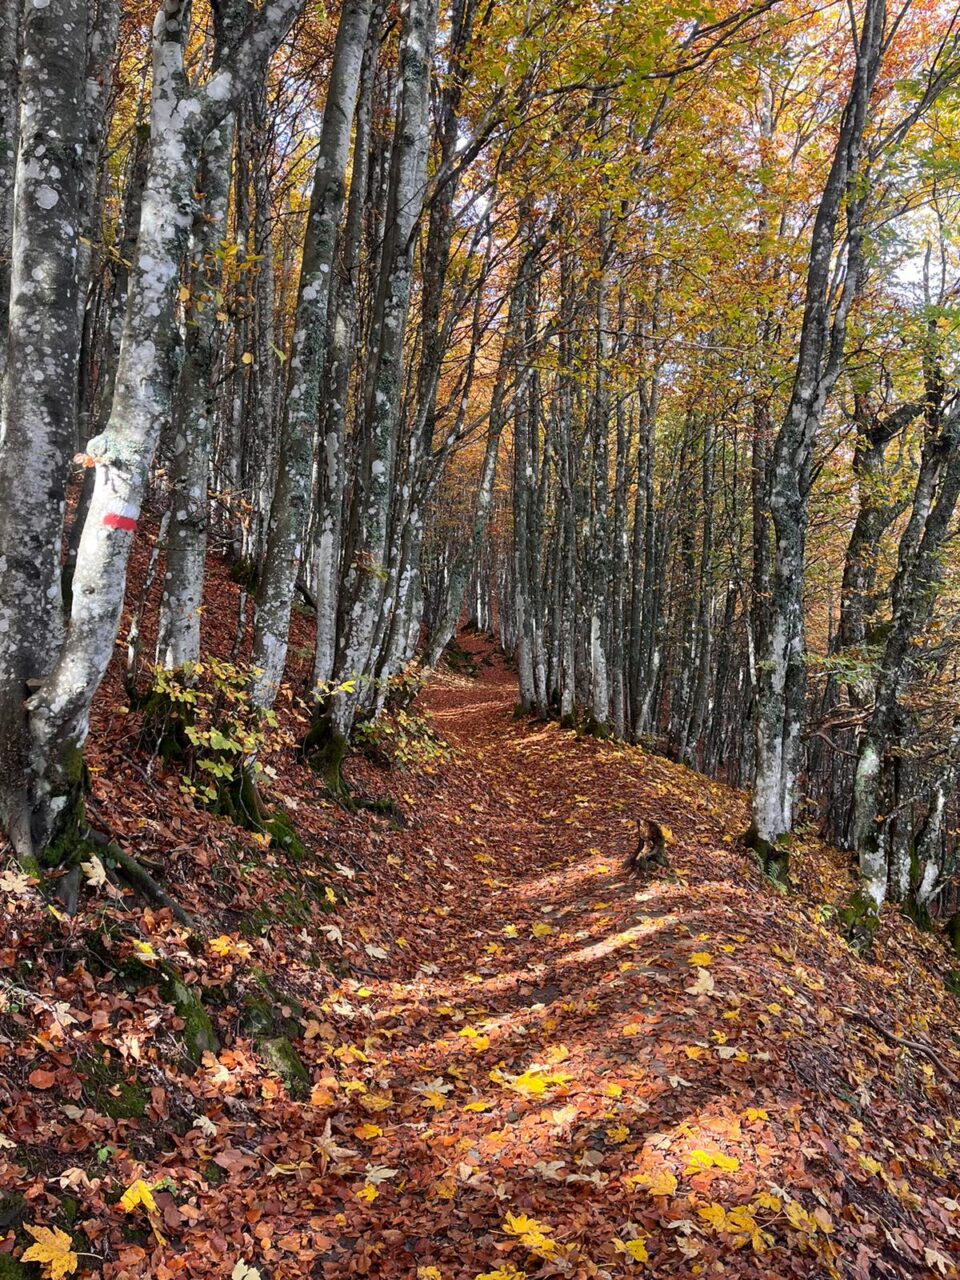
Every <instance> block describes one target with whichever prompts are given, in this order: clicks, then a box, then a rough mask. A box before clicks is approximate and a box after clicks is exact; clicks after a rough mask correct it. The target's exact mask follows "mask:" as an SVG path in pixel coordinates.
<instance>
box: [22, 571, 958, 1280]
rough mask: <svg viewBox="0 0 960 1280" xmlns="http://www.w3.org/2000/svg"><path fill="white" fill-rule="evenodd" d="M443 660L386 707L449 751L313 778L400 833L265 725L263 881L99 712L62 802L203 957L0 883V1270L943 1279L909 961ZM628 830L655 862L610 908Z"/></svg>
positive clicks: (939, 1056) (944, 1131) (946, 1153)
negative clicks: (86, 786) (163, 898)
mask: <svg viewBox="0 0 960 1280" xmlns="http://www.w3.org/2000/svg"><path fill="white" fill-rule="evenodd" d="M232 590H233V588H232V586H231V585H230V584H228V583H227V581H226V578H225V576H224V577H223V592H224V595H225V596H226V595H227V593H228V592H230V591H232ZM231 598H232V597H231ZM224 616H226V609H225V611H224ZM211 625H212V624H211ZM223 625H224V636H223V637H220V638H219V639H220V641H222V642H223V643H224V644H227V640H226V633H227V632H228V631H229V630H230V626H229V624H227V623H224V624H223ZM297 626H298V628H300V629H301V631H303V633H304V636H305V635H306V632H307V630H308V628H309V624H308V622H307V620H306V619H304V618H299V619H298V620H297ZM215 639H216V637H215ZM302 639H303V636H301V640H302ZM463 644H464V646H465V648H466V649H467V650H468V651H469V653H470V655H471V658H472V661H473V662H474V663H475V665H476V671H475V674H474V675H468V674H460V675H458V674H454V673H453V672H450V671H444V672H442V673H438V674H437V675H436V676H435V677H434V678H433V680H432V681H431V683H430V685H429V686H428V687H427V689H426V690H425V691H424V692H423V693H422V695H421V697H420V699H419V704H418V710H419V711H420V712H422V713H425V714H427V715H428V716H429V717H430V720H431V722H432V724H433V727H434V729H435V731H436V732H437V733H438V734H439V735H441V736H442V738H443V739H444V740H445V741H446V742H447V743H448V744H449V751H448V752H443V753H440V754H437V755H435V756H434V757H433V758H431V759H429V760H426V761H423V760H421V762H420V763H419V764H415V765H412V766H409V767H408V768H406V769H405V770H404V769H401V768H399V767H396V766H395V767H394V768H392V769H389V770H387V769H385V768H383V767H378V766H375V765H372V764H370V763H368V762H363V761H361V762H359V763H358V762H355V761H351V762H349V763H348V766H347V772H348V774H349V775H350V776H351V777H352V779H353V780H354V782H355V783H356V784H357V785H358V786H360V787H361V788H362V789H364V790H365V791H367V792H368V793H372V794H386V793H389V794H391V795H392V796H393V797H394V799H395V800H396V802H397V806H398V809H399V811H400V812H401V813H402V824H401V825H399V826H398V825H397V824H396V823H394V822H391V821H390V820H389V818H387V817H384V816H380V815H376V814H372V813H358V814H348V813H345V812H344V811H343V810H341V809H340V808H338V807H337V806H336V805H334V804H332V803H331V802H330V801H329V800H326V799H324V798H323V797H322V796H321V795H320V794H319V793H318V789H317V783H316V780H315V779H314V778H313V776H312V775H311V773H310V771H309V770H308V769H307V768H306V766H305V765H303V764H302V763H301V762H300V761H299V759H298V757H297V755H296V753H295V751H294V750H293V744H294V742H295V740H296V738H297V736H298V733H299V730H300V727H301V725H300V720H298V717H300V718H301V719H302V716H303V714H304V713H303V711H302V708H298V704H297V702H296V699H295V697H294V696H293V695H291V696H290V697H289V698H288V699H287V700H286V701H285V702H284V704H283V705H282V707H281V720H282V723H283V725H284V726H285V730H286V743H285V744H283V743H281V745H279V746H278V747H277V749H276V751H275V752H274V755H273V757H272V758H271V759H270V761H269V762H270V763H271V764H272V767H273V769H274V773H275V779H274V782H273V784H272V785H271V788H270V791H269V795H270V798H271V800H273V801H275V802H279V803H282V804H283V806H284V808H285V809H286V811H287V812H288V813H290V814H291V815H292V817H293V818H294V820H295V822H296V823H297V826H298V830H299V832H300V834H301V836H302V837H303V839H304V841H305V842H306V843H307V845H308V846H309V847H310V849H311V850H312V851H313V854H312V855H311V856H310V857H308V858H307V859H306V860H301V861H299V862H294V861H293V860H291V859H288V858H286V857H285V856H283V855H281V854H279V853H277V852H276V851H274V850H269V849H265V848H264V847H263V844H262V842H259V843H258V842H257V840H256V839H255V838H253V837H250V836H249V835H247V834H246V833H243V832H241V831H238V830H236V829H234V828H231V827H229V826H228V825H227V824H226V823H225V822H224V821H223V820H222V819H219V818H215V817H213V816H211V815H209V814H206V813H204V812H203V811H200V810H198V809H196V808H194V807H193V804H192V802H191V801H189V800H188V799H187V798H186V797H184V796H183V795H182V794H181V790H180V785H179V782H178V779H177V776H176V773H175V772H174V771H173V770H169V771H166V772H165V771H164V770H163V769H162V768H161V767H159V764H158V762H153V765H152V767H151V763H150V762H149V761H147V760H145V758H144V756H143V753H142V750H141V749H140V746H139V744H140V738H139V736H138V734H139V730H138V728H137V725H136V723H135V722H136V715H135V714H134V713H133V712H129V711H127V710H126V709H125V707H124V699H123V695H122V690H121V688H120V686H119V684H118V682H117V680H116V678H114V679H113V683H112V684H108V686H107V687H106V688H105V690H104V694H103V697H102V698H101V703H100V709H99V712H98V717H97V722H96V724H95V726H94V732H93V737H92V747H91V761H92V765H93V779H94V782H93V796H92V801H91V811H92V813H93V814H94V815H95V817H96V819H97V820H98V821H99V822H100V823H101V824H108V825H109V827H110V829H111V830H112V831H114V832H115V833H116V834H117V835H118V837H119V839H120V841H121V843H122V844H123V846H124V847H125V848H127V849H128V850H129V851H130V852H133V853H136V854H137V856H138V857H141V858H142V859H144V860H145V861H147V862H148V863H149V865H150V866H151V867H152V868H153V869H154V871H155V873H156V874H157V875H158V876H161V877H162V878H163V880H164V883H165V884H166V885H167V886H168V887H169V888H170V891H171V892H172V893H174V894H175V895H176V896H177V897H178V898H179V900H180V901H181V902H183V904H184V905H185V906H186V907H187V908H188V909H189V910H190V912H191V913H192V914H193V915H194V916H195V917H196V919H197V920H198V921H199V922H200V927H199V933H198V934H197V935H191V934H190V933H189V932H188V931H187V930H186V929H185V928H184V927H183V926H182V925H179V924H177V923H176V921H175V920H173V919H172V917H171V915H170V913H169V911H166V910H158V909H156V908H155V907H154V908H151V907H149V906H145V905H144V903H143V902H142V901H137V900H135V899H134V898H133V896H132V895H129V894H128V895H126V896H125V897H123V898H122V899H121V898H118V897H117V896H116V894H115V893H114V894H111V892H110V891H109V886H103V885H101V886H99V887H96V888H95V887H91V888H90V889H89V891H88V892H87V894H86V895H85V897H84V898H83V901H82V904H81V910H80V912H79V913H78V914H77V915H76V916H74V917H70V918H68V917H66V916H64V915H63V914H62V913H60V912H58V911H56V910H51V909H50V908H49V907H48V906H47V905H46V904H45V903H44V902H43V901H42V900H41V899H40V897H39V895H38V893H37V892H36V888H35V886H34V885H32V884H30V883H29V882H28V881H27V880H26V879H25V877H23V876H20V875H19V874H18V873H16V872H11V871H8V872H6V873H4V874H3V875H0V920H2V922H0V974H2V975H3V977H2V983H3V987H4V988H5V992H4V1000H3V1002H2V1003H0V1104H2V1106H3V1115H2V1118H0V1280H7V1278H8V1277H18V1276H20V1275H21V1273H22V1275H23V1276H28V1275H36V1274H41V1273H42V1274H43V1275H64V1274H71V1273H75V1274H77V1275H99V1276H102V1277H104V1280H126V1278H131V1280H132V1278H133V1277H141V1276H150V1277H157V1280H169V1278H170V1277H175V1276H185V1277H203V1278H207V1277H210V1278H212V1277H233V1278H234V1280H257V1277H262V1280H293V1278H294V1277H298V1278H300V1277H310V1276H313V1277H328V1278H333V1277H346V1276H354V1275H358V1276H374V1277H379V1276H383V1277H411V1280H412V1278H414V1277H416V1278H417V1280H475V1277H478V1276H486V1277H493V1278H495V1280H507V1278H509V1280H518V1278H519V1277H523V1276H526V1277H531V1278H532V1277H535V1276H536V1277H540V1276H544V1277H546V1276H568V1277H594V1276H596V1277H620V1276H630V1275H635V1276H641V1275H644V1274H653V1275H657V1276H682V1277H690V1276H703V1277H711V1276H718V1275H726V1276H735V1277H744V1278H747V1277H770V1278H773V1277H777V1278H783V1280H785V1278H787V1277H792V1276H804V1277H828V1276H843V1277H847V1276H849V1277H856V1278H858V1280H868V1278H870V1277H901V1276H904V1277H907V1276H909V1277H913V1276H918V1277H919V1276H931V1277H934V1276H954V1275H956V1274H957V1271H956V1266H957V1263H958V1262H960V1121H958V1114H960V1112H958V1108H960V1090H958V1083H960V1039H958V1037H957V1034H956V1028H957V1005H956V998H955V997H954V996H953V995H952V994H950V993H949V992H948V991H947V990H946V988H945V987H944V984H943V979H944V976H945V974H946V973H947V971H948V970H949V959H948V955H947V953H946V951H945V949H944V948H943V946H942V944H941V943H940V942H939V941H938V940H937V939H935V938H933V937H931V936H930V935H923V934H921V933H919V932H918V931H917V930H915V929H914V928H913V927H912V926H911V925H909V924H908V923H907V922H905V921H903V920H902V919H901V918H899V917H898V916H896V915H895V914H894V913H890V914H889V916H888V917H887V918H886V919H885V922H884V925H883V928H882V930H881V934H880V937H879V939H878V942H877V946H876V948H875V951H874V953H873V955H872V956H871V958H870V959H869V960H867V959H864V958H861V957H859V956H857V955H856V954H854V953H853V952H852V951H851V950H850V949H849V948H848V946H847V945H846V943H845V942H844V941H843V939H842V937H841V935H840V932H839V930H838V928H837V926H836V923H835V920H834V915H835V909H836V906H837V905H839V904H840V903H842V901H843V899H844V896H845V894H846V893H848V892H849V889H850V887H851V885H850V879H849V867H848V865H847V862H846V860H845V859H844V858H843V857H841V855H838V854H836V853H835V852H833V851H831V850H829V849H826V848H824V847H823V846H821V845H820V844H818V843H817V842H816V841H813V840H808V841H805V842H801V845H800V848H799V851H798V854H797V857H796V859H795V876H796V887H795V890H794V892H793V893H791V894H790V895H789V896H786V897H785V896H783V895H781V894H780V893H778V892H777V891H776V890H775V889H774V887H772V886H771V885H769V884H768V883H767V882H765V881H764V880H763V879H762V878H761V877H760V875H759V873H758V871H757V869H756V867H755V866H754V864H753V863H752V861H751V859H750V858H749V857H748V856H747V855H746V854H745V852H744V851H743V850H742V849H741V848H740V847H739V845H738V841H737V837H738V835H739V833H740V832H741V831H742V830H743V829H744V827H745V825H746V798H745V797H744V796H743V795H742V794H740V793H737V792H734V791H731V790H729V789H727V788H725V787H723V786H721V785H719V784H714V783H711V782H709V781H708V780H706V779H704V778H703V777H701V776H699V775H696V774H694V773H692V772H690V771H688V770H686V769H683V768H682V767H680V766H678V765H674V764H672V763H670V762H668V761H666V760H664V759H661V758H659V757H657V756H654V755H651V754H647V753H645V752H643V751H641V750H639V749H634V748H625V747H622V746H619V745H617V744H612V743H604V742H599V741H597V740H594V739H589V738H579V737H577V736H576V735H575V734H574V733H572V732H569V731H565V730H562V729H560V728H559V727H558V726H557V725H555V724H544V723H536V722H531V721H529V720H518V719H515V718H514V716H513V703H514V699H515V683H514V679H513V676H512V674H511V673H510V672H509V671H508V670H507V669H506V667H505V666H504V664H503V662H502V660H501V659H500V658H499V656H498V655H496V654H495V653H494V651H493V649H492V647H491V645H490V644H489V643H488V642H487V641H486V640H484V639H481V638H479V637H472V636H465V637H463ZM227 647H229V646H228V644H227ZM641 816H645V817H649V818H654V819H656V820H657V821H659V822H661V823H663V824H665V825H667V826H668V827H669V828H670V829H671V831H672V833H673V837H674V842H673V843H672V844H671V846H670V848H669V853H670V856H671V860H672V863H673V871H672V873H668V874H664V875H662V876H660V877H658V878H655V879H652V880H650V881H645V882H642V883H638V882H637V881H635V880H631V879H630V878H628V877H625V875H624V873H623V861H624V858H625V855H626V854H627V852H628V851H629V850H630V848H631V847H632V845H633V843H634V840H635V826H636V820H637V818H638V817H641ZM328 888H329V889H330V890H331V892H329V893H328V892H327V890H328ZM330 899H335V905H334V904H333V903H331V901H330ZM331 907H332V909H331ZM171 975H173V976H172V977H171ZM173 978H175V979H176V981H175V982H174V980H173ZM189 997H201V998H202V1004H203V1006H204V1008H205V1009H206V1011H207V1012H208V1013H209V1015H210V1017H211V1019H212V1024H210V1025H208V1024H207V1023H206V1022H205V1020H204V1018H203V1016H202V1015H201V1014H199V1013H198V1012H197V1010H198V1009H199V1004H196V1001H194V1005H196V1007H194V1006H193V1005H191V1000H190V998H189ZM185 1043H186V1044H192V1045H193V1057H194V1059H195V1060H194V1061H193V1062H191V1060H190V1058H189V1056H188V1054H187V1051H186V1050H185V1049H184V1044H185ZM124 1193H126V1195H124ZM31 1227H33V1228H43V1227H45V1228H48V1229H49V1232H50V1233H51V1234H46V1235H45V1234H43V1232H40V1234H39V1239H37V1234H36V1231H35V1232H34V1233H33V1238H31V1235H30V1234H29V1229H30V1228H31ZM35 1239H36V1240H37V1243H38V1244H39V1246H40V1252H39V1253H36V1254H34V1255H33V1256H35V1257H38V1258H43V1257H44V1250H47V1254H46V1256H47V1259H48V1260H47V1262H46V1264H45V1265H44V1267H43V1269H42V1272H39V1271H36V1270H34V1268H33V1267H32V1266H31V1267H21V1266H20V1265H19V1264H18V1263H16V1262H15V1261H14V1258H15V1256H18V1255H19V1254H20V1253H21V1252H22V1250H23V1247H24V1246H25V1245H27V1244H33V1243H34V1240H35ZM58 1251H59V1252H58ZM58 1268H59V1269H58Z"/></svg>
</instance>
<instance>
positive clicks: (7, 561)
mask: <svg viewBox="0 0 960 1280" xmlns="http://www.w3.org/2000/svg"><path fill="white" fill-rule="evenodd" d="M958 94H960V7H956V6H955V5H953V4H952V3H950V2H949V0H947V2H944V0H899V3H895V4H888V3H887V2H886V0H850V3H839V2H837V3H833V2H829V3H826V4H823V5H820V6H813V7H811V6H808V5H805V4H801V3H799V0H757V2H756V3H753V4H741V3H732V2H729V3H728V2H726V0H721V2H720V3H708V2H706V0H704V2H703V3H701V2H700V0H693V3H687V2H685V3H677V2H676V0H643V2H642V3H641V2H639V0H623V2H622V3H616V4H612V3H602V2H600V0H589V2H587V3H580V2H579V0H578V2H577V3H573V2H572V0H528V2H527V3H524V4H516V3H511V2H510V0H452V3H451V4H450V5H444V6H440V4H439V0H399V2H397V3H385V2H384V0H343V2H342V4H341V5H340V6H339V8H337V7H336V6H334V7H332V8H330V9H327V8H325V7H324V6H322V5H319V4H315V3H313V0H306V2H305V0H268V2H267V3H265V4H263V5H262V6H259V5H257V4H252V3H250V2H249V0H0V112H2V123H0V375H2V386H3V390H2V406H0V415H2V416H0V826H2V829H3V832H4V833H5V835H6V836H7V838H8V839H9V842H10V845H11V847H12V849H13V850H14V851H15V853H16V855H17V856H18V857H19V858H20V859H21V860H22V861H28V860H32V859H39V861H40V863H41V864H44V865H47V866H62V865H64V864H65V863H68V862H69V860H70V859H71V857H73V856H74V853H75V850H76V848H77V845H78V842H81V841H82V839H83V838H84V834H85V817H84V806H83V794H84V789H85V785H86V780H85V772H84V768H83V749H84V742H85V739H86V736H87V732H88V724H89V717H90V710H91V705H92V703H93V699H94V697H95V696H96V694H97V690H98V689H99V687H100V685H101V682H102V681H103V679H104V676H105V673H106V672H107V668H108V665H109V664H110V663H111V661H112V660H114V657H115V654H118V643H119V645H120V646H121V648H122V647H123V646H124V645H126V644H127V642H128V640H129V639H130V637H129V636H128V623H126V622H122V620H123V618H124V612H123V611H124V601H125V595H126V592H127V586H128V582H127V576H128V565H129V562H130V555H131V548H132V547H133V545H134V540H135V539H138V538H139V539H144V540H146V542H147V543H148V544H149V545H150V547H151V548H152V549H153V550H154V553H155V571H156V573H157V575H158V581H160V582H161V583H162V599H161V601H160V605H159V615H158V617H156V618H155V619H153V620H151V622H150V626H149V627H148V628H147V631H145V633H144V634H147V632H149V636H150V642H149V649H150V652H149V653H139V656H138V663H140V664H141V668H142V666H143V665H144V664H145V665H146V666H147V667H150V668H156V669H159V670H160V671H166V672H167V673H176V674H177V676H178V678H181V679H182V680H183V681H184V682H185V683H186V684H187V685H189V682H190V679H191V670H192V669H193V668H195V666H196V664H197V663H198V662H199V661H201V660H202V659H203V657H204V647H203V617H204V610H205V607H206V601H207V596H206V594H205V566H206V565H207V562H208V558H209V556H211V555H216V556H218V557H221V558H225V559H226V560H227V561H228V562H229V564H230V565H231V570H232V573H233V575H234V577H235V578H236V580H237V581H238V582H241V583H242V584H243V586H244V594H243V596H242V600H243V601H244V605H246V603H247V601H248V600H249V603H250V608H249V609H247V608H245V607H244V609H243V611H242V613H241V616H240V618H239V619H238V620H237V628H238V630H237V635H238V641H237V651H238V653H240V654H241V655H242V656H243V658H244V661H245V662H248V664H249V665H248V667H247V668H246V671H247V685H246V697H247V698H248V700H249V704H250V706H251V708H253V710H254V712H255V714H256V715H257V716H259V717H268V716H269V715H270V713H271V708H272V707H273V704H274V701H275V699H276V696H277V692H278V689H279V688H280V687H281V685H282V683H283V681H284V680H285V679H286V678H288V677H286V676H285V674H284V673H285V668H286V665H287V657H288V647H289V643H290V626H291V614H292V611H293V610H294V609H295V608H307V609H309V610H310V611H311V612H312V613H313V614H314V615H315V618H316V643H315V650H314V653H313V655H312V661H311V669H312V676H311V679H310V681H309V686H308V687H306V688H303V689H301V690H300V691H299V692H300V693H301V694H302V696H303V697H304V698H305V699H306V700H307V702H308V703H309V706H310V708H311V714H312V725H311V728H310V731H309V733H308V734H307V735H306V736H305V740H304V743H303V750H304V751H305V752H306V753H307V754H308V755H309V756H310V757H311V758H312V759H313V760H314V761H315V762H316V764H317V766H318V770H319V774H318V787H320V786H322V785H323V782H324V780H325V782H326V784H327V785H328V786H330V787H333V788H334V789H340V788H342V786H343V784H342V781H341V779H340V776H339V762H340V760H341V759H342V757H343V754H344V752H345V751H346V750H347V749H348V748H349V745H350V743H351V741H352V739H353V737H354V735H355V733H356V731H357V729H358V727H359V726H361V725H362V724H364V723H365V722H367V721H369V720H371V719H372V718H375V717H377V716H378V715H379V714H380V713H381V712H382V711H383V709H384V707H385V706H386V705H387V704H388V703H390V702H391V700H395V699H397V698H400V697H404V696H408V695H409V692H410V691H411V689H412V688H413V687H414V686H415V683H416V681H417V679H419V678H420V674H421V673H422V672H423V671H424V670H429V669H430V668H432V667H434V666H436V665H437V664H438V663H439V662H440V661H441V658H442V655H443V654H444V652H445V651H446V650H447V649H448V647H449V646H450V645H451V644H453V645H455V644H456V634H457V631H458V628H459V627H460V626H461V625H463V624H467V625H471V626H475V627H478V628H481V629H484V630H487V631H490V632H492V633H495V634H496V636H497V638H498V640H499V642H500V643H501V645H502V647H503V649H504V651H505V652H506V654H507V655H509V656H510V657H511V658H512V659H513V660H515V663H516V670H517V680H518V689H519V692H518V702H519V706H520V708H521V709H522V710H523V711H524V712H527V713H531V714H535V715H538V716H541V717H557V718H559V719H561V720H562V721H563V722H564V723H566V724H569V725H574V726H577V727H579V728H580V729H581V730H583V731H585V732H591V733H595V734H599V735H609V736H614V737H617V738H621V739H626V740H628V741H630V742H639V743H643V744H645V745H647V746H648V747H649V748H651V749H654V750H658V751H663V752H666V753H668V754H669V755H671V756H673V757H674V758H675V759H678V760H680V761H682V762H684V763H686V764H688V765H690V766H692V767H694V768H696V769H698V770H700V771H702V772H703V773H705V774H707V775H711V776H714V777H717V778H721V779H723V780H725V781H727V782H729V783H732V784H733V785H735V786H739V787H743V788H745V789H749V790H750V791H751V792H752V794H753V797H754V799H753V824H752V826H751V829H750V831H749V832H747V833H745V839H746V840H747V841H748V842H749V843H750V844H751V845H752V846H753V848H754V849H755V851H756V854H757V856H758V857H759V858H760V860H761V862H762V863H763V865H764V867H765V869H766V870H767V871H768V873H769V874H770V875H771V876H772V877H774V878H775V879H777V880H781V881H783V880H785V878H786V876H787V874H788V870H789V856H790V847H791V837H792V834H793V833H794V832H796V831H797V830H798V829H810V828H813V829H816V830H819V831H821V832H822V833H823V834H824V835H825V836H826V837H827V838H828V839H830V840H831V841H832V842H834V843H835V844H838V845H839V846H840V847H841V848H844V849H848V850H850V851H851V852H852V853H853V854H854V855H855V857H856V859H857V860H858V864H859V869H860V886H861V887H860V891H859V893H858V894H857V896H856V898H855V900H854V901H853V902H852V903H851V905H850V924H851V925H852V926H853V927H854V928H855V929H860V928H865V929H866V930H867V931H868V932H869V930H870V928H871V927H872V923H873V921H874V920H875V917H876V915H877V913H878V911H879V909H880V907H881V906H882V905H883V904H884V902H885V901H887V900H888V899H890V900H893V901H896V902H899V903H902V904H903V905H904V907H905V908H906V909H907V910H909V911H910V912H911V914H913V915H914V916H915V918H917V919H918V920H921V921H927V920H929V919H930V918H932V917H946V916H947V915H949V914H951V913H952V912H953V911H955V909H956V906H957V902H956V896H957V885H956V876H955V870H956V855H957V838H956V830H957V822H958V807H957V784H958V775H960V694H958V685H957V671H958V660H960V651H958V646H957V638H958V631H957V618H958V610H960V559H958V557H957V555H956V552H955V536H956V533H957V527H958V525H957V503H958V499H960V398H958V384H957V377H958V361H957V356H958V348H960V344H958V332H957V318H958V310H957V307H958V301H960V226H958V220H957V213H958V210H960V96H958ZM138 626H139V621H138ZM137 643H138V644H139V643H140V642H139V641H138V642H137ZM131 647H132V648H134V647H136V646H134V645H131ZM118 657H122V654H118ZM245 767H246V768H247V773H248V782H249V781H250V779H251V777H252V774H251V771H252V767H253V761H252V759H251V760H248V761H246V762H245ZM254 791H255V788H254V787H252V786H248V787H247V788H246V791H245V794H246V795H247V796H248V797H249V796H250V795H251V794H252V793H253V792H254Z"/></svg>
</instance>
